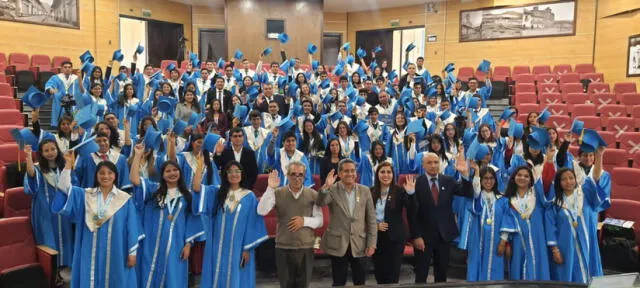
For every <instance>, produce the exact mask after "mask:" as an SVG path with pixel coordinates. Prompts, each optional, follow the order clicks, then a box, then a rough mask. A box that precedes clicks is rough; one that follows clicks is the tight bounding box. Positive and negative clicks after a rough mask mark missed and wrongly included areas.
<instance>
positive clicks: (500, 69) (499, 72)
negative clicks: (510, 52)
mask: <svg viewBox="0 0 640 288" xmlns="http://www.w3.org/2000/svg"><path fill="white" fill-rule="evenodd" d="M492 76H493V81H502V82H506V81H507V78H509V77H511V67H509V66H496V67H495V68H493V75H492Z"/></svg>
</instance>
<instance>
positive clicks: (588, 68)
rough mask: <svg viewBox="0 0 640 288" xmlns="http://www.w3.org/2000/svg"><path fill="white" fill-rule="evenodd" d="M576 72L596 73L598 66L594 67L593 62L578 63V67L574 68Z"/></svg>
mask: <svg viewBox="0 0 640 288" xmlns="http://www.w3.org/2000/svg"><path fill="white" fill-rule="evenodd" d="M574 72H576V73H580V74H585V73H594V72H596V68H595V67H593V64H591V63H586V64H576V69H575V70H574Z"/></svg>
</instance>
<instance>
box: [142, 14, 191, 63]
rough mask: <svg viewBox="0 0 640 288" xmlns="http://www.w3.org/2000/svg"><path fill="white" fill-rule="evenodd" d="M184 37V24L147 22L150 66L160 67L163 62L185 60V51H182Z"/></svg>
mask: <svg viewBox="0 0 640 288" xmlns="http://www.w3.org/2000/svg"><path fill="white" fill-rule="evenodd" d="M181 36H183V28H182V24H176V23H169V22H161V21H152V20H149V21H148V22H147V41H148V43H147V48H148V50H147V51H148V52H147V53H148V55H149V64H151V65H153V66H155V67H159V66H160V62H161V61H162V60H178V63H180V61H181V60H182V58H184V55H181V54H184V50H181V49H180V43H179V40H180V37H181Z"/></svg>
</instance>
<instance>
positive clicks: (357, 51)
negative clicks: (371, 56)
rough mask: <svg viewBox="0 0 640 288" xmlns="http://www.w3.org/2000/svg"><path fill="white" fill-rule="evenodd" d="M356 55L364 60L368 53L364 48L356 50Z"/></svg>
mask: <svg viewBox="0 0 640 288" xmlns="http://www.w3.org/2000/svg"><path fill="white" fill-rule="evenodd" d="M356 55H357V56H358V58H364V57H365V56H367V51H364V49H362V48H358V50H356Z"/></svg>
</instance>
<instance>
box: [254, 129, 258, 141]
mask: <svg viewBox="0 0 640 288" xmlns="http://www.w3.org/2000/svg"><path fill="white" fill-rule="evenodd" d="M253 137H255V139H258V130H257V129H254V130H253Z"/></svg>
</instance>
